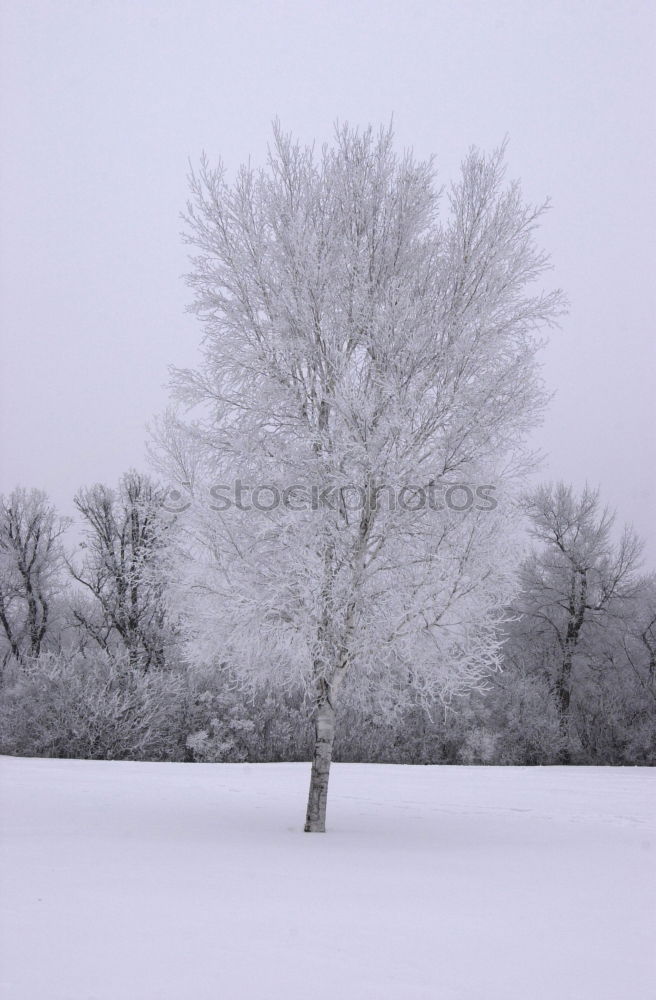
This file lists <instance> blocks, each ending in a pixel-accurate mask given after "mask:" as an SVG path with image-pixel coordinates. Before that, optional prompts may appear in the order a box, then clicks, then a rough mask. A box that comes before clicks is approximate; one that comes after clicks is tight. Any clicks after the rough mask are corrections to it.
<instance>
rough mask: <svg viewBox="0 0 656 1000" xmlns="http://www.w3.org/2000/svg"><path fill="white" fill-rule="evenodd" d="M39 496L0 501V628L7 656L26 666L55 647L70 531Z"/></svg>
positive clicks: (29, 493) (18, 492)
mask: <svg viewBox="0 0 656 1000" xmlns="http://www.w3.org/2000/svg"><path fill="white" fill-rule="evenodd" d="M69 524H70V521H69V519H68V518H63V517H59V516H58V515H57V512H56V510H55V508H54V507H53V506H52V505H51V504H50V503H49V502H48V498H47V496H46V494H45V493H43V492H42V491H41V490H34V489H33V490H25V489H15V490H14V491H13V493H11V495H10V496H8V497H0V628H1V629H2V635H3V638H4V640H5V655H7V654H10V655H13V656H15V657H16V658H17V659H18V660H21V661H24V660H25V659H26V658H28V657H36V656H39V655H40V653H41V652H42V651H44V650H46V649H48V648H51V647H52V645H53V644H54V643H55V641H56V637H57V634H58V633H57V629H56V627H55V625H56V623H55V621H54V616H53V603H56V599H57V595H58V592H59V590H60V588H61V585H62V570H63V569H64V554H63V549H62V542H61V538H62V535H63V534H64V532H65V530H66V528H67V527H68V526H69Z"/></svg>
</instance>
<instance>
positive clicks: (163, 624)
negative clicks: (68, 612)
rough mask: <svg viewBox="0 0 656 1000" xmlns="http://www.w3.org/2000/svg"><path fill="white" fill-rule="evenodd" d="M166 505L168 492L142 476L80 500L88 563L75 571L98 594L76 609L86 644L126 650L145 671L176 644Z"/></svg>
mask: <svg viewBox="0 0 656 1000" xmlns="http://www.w3.org/2000/svg"><path fill="white" fill-rule="evenodd" d="M164 499H165V494H164V491H163V490H162V489H160V488H159V487H158V486H156V485H155V484H154V483H153V482H152V481H151V480H150V479H149V478H148V477H147V476H144V475H142V474H141V473H138V472H134V471H131V472H128V473H127V474H126V475H125V476H123V478H122V479H121V482H120V484H119V487H118V490H116V491H114V490H112V489H110V488H109V487H107V486H103V485H101V484H97V485H96V486H93V487H91V488H90V489H84V490H80V492H79V493H78V494H77V495H76V497H75V506H76V507H77V509H78V511H79V512H80V514H81V515H82V517H83V519H84V524H85V529H86V531H85V540H84V542H82V543H81V548H82V550H83V551H84V557H83V559H82V562H81V565H79V566H75V565H72V564H71V566H70V570H71V573H72V575H73V577H74V579H75V580H76V581H77V582H78V583H79V584H81V585H82V587H83V588H85V591H86V592H88V594H89V595H90V598H89V599H88V600H84V599H83V598H82V597H80V598H79V599H78V600H77V601H76V602H75V604H74V607H73V618H74V621H75V622H76V624H77V626H78V628H79V629H80V630H81V632H82V637H83V638H82V643H83V644H84V637H89V638H91V639H92V640H93V642H95V643H96V644H97V645H98V646H100V647H101V648H102V649H104V650H107V651H111V650H113V649H117V648H118V649H119V650H123V651H125V652H126V653H127V656H128V659H129V662H130V664H131V665H132V666H133V667H139V668H141V669H143V670H148V668H149V667H161V666H163V665H164V662H165V657H166V653H167V649H168V647H169V646H170V643H171V641H172V632H171V629H170V627H169V624H168V620H167V616H166V610H165V606H164V600H163V591H164V585H165V584H164V563H163V553H164V546H165V539H166V533H167V530H168V527H169V519H168V517H167V514H166V512H165V510H164V507H163V504H164Z"/></svg>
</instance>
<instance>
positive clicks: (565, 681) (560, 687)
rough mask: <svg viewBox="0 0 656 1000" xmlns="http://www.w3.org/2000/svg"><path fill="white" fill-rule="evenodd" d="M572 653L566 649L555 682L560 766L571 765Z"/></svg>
mask: <svg viewBox="0 0 656 1000" xmlns="http://www.w3.org/2000/svg"><path fill="white" fill-rule="evenodd" d="M571 678H572V651H571V650H570V649H568V650H567V651H566V653H565V656H564V657H563V662H562V664H561V668H560V674H559V676H558V679H557V681H556V699H557V703H558V718H559V722H560V735H561V739H562V746H561V749H560V753H559V754H558V760H559V763H561V764H571V762H572V757H571V753H570V748H569V718H570V701H571Z"/></svg>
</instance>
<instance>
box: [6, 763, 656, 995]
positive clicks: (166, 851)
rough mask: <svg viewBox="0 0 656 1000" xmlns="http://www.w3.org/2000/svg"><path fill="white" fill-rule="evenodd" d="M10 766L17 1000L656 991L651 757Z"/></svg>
mask: <svg viewBox="0 0 656 1000" xmlns="http://www.w3.org/2000/svg"><path fill="white" fill-rule="evenodd" d="M308 776H309V767H308V766H307V765H302V764H267V765H240V764H215V765H211V764H207V765H200V764H197V765H185V764H131V763H105V762H88V761H63V760H31V759H28V760H20V759H12V758H3V759H2V761H1V769H0V782H1V798H2V806H3V819H2V873H1V877H2V923H1V926H0V949H1V955H0V959H1V971H0V976H1V980H0V981H1V982H2V993H1V996H2V998H3V1000H5V998H6V1000H210V998H211V1000H251V998H252V1000H256V998H257V1000H278V998H280V1000H296V998H299V1000H300V998H306V997H312V998H313V1000H324V998H331V1000H387V998H394V1000H415V998H431V1000H437V998H440V1000H451V998H454V1000H455V998H458V1000H515V998H517V1000H542V998H544V1000H547V998H548V1000H583V998H585V1000H643V998H644V1000H647V998H648V997H651V996H654V991H655V989H656V965H655V959H654V952H655V949H654V941H655V940H656V913H655V905H656V904H655V900H656V891H655V890H656V878H655V863H654V862H655V857H656V836H655V822H654V820H655V816H654V791H655V790H656V786H655V783H654V780H655V778H656V775H655V773H654V772H653V771H649V770H646V769H641V770H638V769H622V770H620V769H595V768H580V769H574V768H571V769H564V768H543V769H541V768H536V769H529V768H503V769H502V768H465V767H459V768H453V767H452V768H443V767H402V766H381V765H345V764H343V765H335V766H334V770H333V772H332V774H331V789H330V797H329V804H328V809H329V816H328V826H329V832H328V833H326V834H325V835H321V834H313V835H308V834H304V833H303V832H302V821H303V815H304V806H305V795H306V791H307V782H308Z"/></svg>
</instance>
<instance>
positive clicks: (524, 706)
mask: <svg viewBox="0 0 656 1000" xmlns="http://www.w3.org/2000/svg"><path fill="white" fill-rule="evenodd" d="M75 506H76V509H77V511H78V513H79V515H80V519H81V522H82V524H83V528H84V538H83V541H82V542H81V543H80V545H79V546H78V548H77V550H76V551H75V552H73V553H71V552H70V551H67V548H66V532H67V530H68V529H69V527H70V522H69V521H67V520H66V519H64V518H61V517H59V516H58V514H57V512H56V510H55V509H54V508H53V506H52V505H51V504H50V503H49V502H48V499H47V497H46V496H45V495H44V494H43V493H41V492H39V491H36V490H32V491H26V490H21V489H19V490H15V491H14V492H13V493H12V494H11V495H10V496H9V497H6V498H2V500H1V501H0V662H1V664H2V674H1V678H0V688H1V690H0V695H1V705H0V752H2V753H8V754H19V755H29V756H54V757H82V758H98V759H125V760H170V761H278V760H307V759H309V758H310V756H311V754H312V746H313V734H312V725H311V717H310V715H311V705H310V700H309V699H308V697H307V695H306V693H305V692H304V691H302V690H300V689H296V690H294V689H285V690H280V689H279V688H277V687H276V685H275V678H271V679H270V681H269V682H268V683H267V684H266V685H264V686H260V687H259V688H258V689H256V690H246V689H245V688H244V687H243V686H242V685H240V684H239V683H238V682H237V680H236V676H235V673H233V670H232V668H231V664H230V663H229V662H225V663H223V662H221V663H212V664H199V663H198V662H191V658H190V657H189V655H188V652H187V650H188V647H187V646H186V644H185V643H184V641H183V639H184V622H183V621H181V620H180V617H179V616H178V615H177V614H176V610H175V608H174V607H171V606H170V603H169V602H168V601H167V581H168V579H169V578H170V574H171V573H173V572H175V565H174V564H173V563H172V562H171V559H170V545H169V541H170V538H171V534H172V533H173V532H175V515H174V514H171V513H170V512H169V510H167V503H166V494H165V492H164V491H163V490H162V489H161V488H160V487H159V486H158V485H157V484H156V483H154V482H153V481H152V480H150V479H149V478H148V477H147V476H144V475H141V474H139V473H136V472H130V473H128V474H127V475H126V476H124V477H123V479H122V480H121V482H120V484H119V485H118V487H117V488H116V489H110V488H109V487H107V486H102V485H97V486H94V487H93V488H91V489H88V490H82V491H80V492H79V493H78V494H77V496H76V497H75ZM523 513H524V514H525V516H526V518H527V525H528V527H529V530H530V532H531V534H532V535H533V547H532V549H531V551H530V553H529V554H528V555H527V557H526V558H525V559H524V561H523V562H522V564H521V565H520V566H518V567H517V583H518V586H517V594H516V597H515V600H514V601H513V604H512V606H510V607H509V608H508V614H507V621H506V624H505V626H504V635H503V638H504V645H503V652H502V667H503V669H502V670H500V671H499V672H498V673H496V674H493V675H492V676H491V677H490V679H489V685H488V690H486V691H484V692H483V691H473V692H470V693H469V694H468V695H466V696H462V697H459V698H458V699H456V700H454V701H453V702H452V703H451V704H448V705H443V704H441V703H439V704H427V703H425V702H423V701H421V700H420V699H419V698H418V697H417V696H416V697H415V702H414V703H412V701H411V700H410V707H408V699H405V700H404V701H403V708H402V709H401V708H399V709H398V710H395V708H394V706H393V705H392V706H390V709H389V711H387V712H385V713H381V712H380V710H379V708H378V709H374V708H373V707H371V709H369V708H368V707H367V706H366V705H363V704H362V703H361V702H360V701H359V700H358V701H357V702H356V701H353V703H351V702H349V694H348V689H345V690H344V692H343V695H342V705H341V713H340V721H339V724H338V731H337V737H336V744H335V759H337V760H343V761H381V762H382V761H387V762H400V763H454V764H458V763H460V764H462V763H465V764H527V765H534V764H554V763H574V764H653V763H654V761H655V760H656V580H655V578H654V576H653V575H651V576H649V575H644V573H642V572H641V567H640V548H641V547H640V544H639V541H638V539H637V538H636V537H635V535H634V534H633V532H632V531H631V530H629V529H625V530H624V531H623V532H621V533H618V534H617V540H615V534H614V531H613V527H614V525H613V517H612V516H611V514H610V513H609V511H608V510H607V509H603V508H602V507H601V504H600V499H599V495H598V493H597V492H596V491H592V490H588V489H586V490H585V491H583V493H582V494H581V495H578V496H577V495H575V493H574V492H573V490H572V489H571V488H569V487H567V486H565V485H563V484H557V485H555V486H544V487H541V488H539V489H538V490H536V491H534V492H533V493H532V494H531V495H530V496H528V497H526V498H525V500H524V503H523ZM219 613H220V609H218V608H217V614H219Z"/></svg>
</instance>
